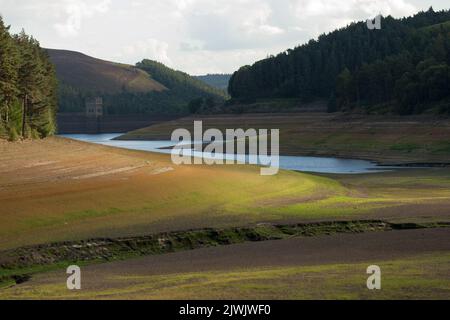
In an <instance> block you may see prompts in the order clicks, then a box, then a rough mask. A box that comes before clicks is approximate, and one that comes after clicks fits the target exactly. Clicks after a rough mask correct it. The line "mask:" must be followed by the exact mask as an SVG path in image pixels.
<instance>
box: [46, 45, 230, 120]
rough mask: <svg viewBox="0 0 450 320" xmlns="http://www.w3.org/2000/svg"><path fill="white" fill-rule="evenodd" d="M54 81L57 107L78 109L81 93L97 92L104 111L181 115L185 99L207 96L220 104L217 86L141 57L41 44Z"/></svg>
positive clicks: (221, 96)
mask: <svg viewBox="0 0 450 320" xmlns="http://www.w3.org/2000/svg"><path fill="white" fill-rule="evenodd" d="M47 51H48V53H49V56H50V59H51V61H52V62H53V64H54V65H55V67H56V73H57V77H58V81H59V111H60V112H61V113H74V112H75V113H77V112H84V110H85V100H86V98H89V97H92V96H102V97H103V100H104V106H105V109H106V113H107V114H187V113H189V108H188V105H189V103H190V102H191V101H192V100H194V99H198V98H205V99H206V98H209V99H213V100H214V101H217V102H218V103H221V102H223V101H224V100H225V98H226V94H225V93H224V92H223V91H222V90H219V89H217V88H214V87H211V86H209V85H207V84H205V83H204V82H202V81H200V80H198V79H195V78H193V77H191V76H189V75H188V74H186V73H183V72H180V71H176V70H172V69H170V68H168V67H166V66H165V65H163V64H161V63H158V62H155V61H151V60H144V61H142V62H140V63H138V64H136V66H131V65H126V64H119V63H114V62H110V61H104V60H100V59H97V58H93V57H89V56H87V55H85V54H82V53H79V52H73V51H67V50H53V49H47Z"/></svg>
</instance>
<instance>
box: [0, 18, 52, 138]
mask: <svg viewBox="0 0 450 320" xmlns="http://www.w3.org/2000/svg"><path fill="white" fill-rule="evenodd" d="M9 29H10V27H9V26H7V25H6V24H5V23H4V21H3V18H2V17H1V16H0V137H3V138H9V139H10V140H17V139H19V138H20V137H22V138H43V137H47V136H49V135H52V134H54V133H55V132H56V119H55V115H56V109H57V80H56V75H55V70H54V67H53V65H52V63H51V62H50V60H49V57H48V55H47V53H46V52H45V51H44V50H43V49H42V48H41V47H40V45H39V42H38V41H37V40H36V39H34V38H33V37H31V36H28V35H27V34H26V33H25V32H24V31H22V32H20V33H19V34H11V33H10V31H9Z"/></svg>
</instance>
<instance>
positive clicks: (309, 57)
mask: <svg viewBox="0 0 450 320" xmlns="http://www.w3.org/2000/svg"><path fill="white" fill-rule="evenodd" d="M449 22H450V11H440V12H435V11H433V9H432V8H430V10H429V11H427V12H420V13H418V14H417V15H415V16H413V17H409V18H403V19H394V18H392V17H391V16H388V17H385V18H383V19H382V29H381V30H369V28H368V27H367V25H366V23H365V22H359V23H353V24H351V25H349V26H347V27H346V28H343V29H340V30H336V31H334V32H331V33H329V34H324V35H321V36H320V37H319V38H318V40H311V41H309V42H308V43H307V44H305V45H302V46H299V47H297V48H295V49H293V50H287V51H285V52H283V53H280V54H279V55H277V56H276V57H270V58H268V59H265V60H262V61H259V62H256V63H255V64H254V65H252V66H245V67H242V68H241V69H240V70H239V71H237V72H236V73H235V74H234V75H233V76H232V78H231V80H230V86H229V92H230V94H231V96H232V97H233V99H234V100H241V101H246V100H247V101H248V100H255V99H267V98H301V99H303V100H305V101H311V100H314V99H318V98H322V99H323V98H326V99H329V109H330V111H337V110H348V109H353V108H363V109H365V110H366V111H369V112H393V113H399V114H413V113H421V112H424V111H428V110H431V109H433V111H436V112H441V113H442V112H450V105H449V97H450V88H449V83H450V75H449V70H450V69H449V66H450V24H449Z"/></svg>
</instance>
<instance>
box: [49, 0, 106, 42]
mask: <svg viewBox="0 0 450 320" xmlns="http://www.w3.org/2000/svg"><path fill="white" fill-rule="evenodd" d="M110 4H111V0H101V1H97V2H95V1H79V0H63V1H61V8H60V9H61V10H63V11H64V13H65V17H64V20H65V21H64V22H58V23H55V24H54V27H55V29H56V31H57V32H58V33H59V35H60V36H62V37H72V36H77V35H78V34H79V32H80V30H81V27H82V22H83V20H84V19H86V18H91V17H94V16H95V15H96V14H101V13H106V12H107V11H108V9H109V6H110Z"/></svg>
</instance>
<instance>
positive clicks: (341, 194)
mask: <svg viewBox="0 0 450 320" xmlns="http://www.w3.org/2000/svg"><path fill="white" fill-rule="evenodd" d="M0 151H1V152H0V172H1V174H0V190H1V192H0V201H1V203H2V206H1V208H0V249H6V248H14V247H18V246H24V245H29V244H37V243H45V242H51V241H60V240H78V239H86V238H90V237H101V236H111V237H117V236H127V235H133V236H135V235H141V234H149V233H154V232H161V231H168V230H169V231H173V230H186V229H189V228H202V227H226V226H238V225H247V224H253V223H259V222H265V221H267V222H270V221H283V222H284V221H285V222H297V221H307V220H322V219H342V218H361V217H376V216H377V215H378V214H379V213H380V210H383V212H384V210H386V209H388V208H389V209H390V210H391V211H390V216H389V218H391V219H395V218H396V217H398V218H403V210H402V208H403V207H404V206H414V207H416V208H420V206H423V207H422V209H423V211H420V210H419V211H418V212H416V214H415V217H416V218H417V219H419V220H420V219H427V220H428V219H432V218H436V217H437V218H438V219H440V220H445V221H449V216H450V213H449V210H448V208H449V204H450V188H449V181H450V170H446V169H440V170H430V171H429V170H418V171H415V172H414V173H412V176H411V175H408V173H403V172H397V173H388V174H379V175H376V176H375V175H364V176H358V177H353V178H352V177H348V178H345V179H344V178H343V177H342V176H341V177H339V178H329V177H320V176H314V175H309V174H302V173H295V172H281V173H280V174H279V175H277V176H273V177H263V176H260V174H259V169H258V168H256V167H250V166H216V167H210V166H182V167H176V166H173V165H172V163H171V161H170V158H169V157H168V156H166V155H156V154H151V153H145V152H137V151H128V150H120V149H114V148H108V147H102V146H97V145H89V144H86V143H81V142H75V141H69V140H65V139H61V138H51V139H47V140H45V141H36V142H24V143H18V144H10V143H5V142H3V143H0ZM436 204H439V205H441V206H442V208H441V209H440V210H433V211H430V210H429V208H430V206H431V205H436Z"/></svg>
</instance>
